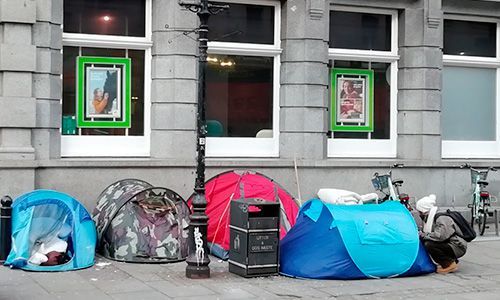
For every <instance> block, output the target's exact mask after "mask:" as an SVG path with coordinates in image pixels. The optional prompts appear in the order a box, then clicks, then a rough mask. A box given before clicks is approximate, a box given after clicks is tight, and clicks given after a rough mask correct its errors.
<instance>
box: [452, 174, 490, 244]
mask: <svg viewBox="0 0 500 300" xmlns="http://www.w3.org/2000/svg"><path fill="white" fill-rule="evenodd" d="M464 167H467V168H469V169H470V172H471V173H470V175H471V177H470V178H471V185H472V203H471V204H469V205H468V207H469V208H470V209H471V226H473V227H474V225H476V224H477V225H478V229H479V234H480V235H483V234H484V230H485V229H486V219H487V217H488V206H490V203H491V198H492V196H491V195H490V194H489V193H488V192H487V191H486V189H485V187H486V186H487V184H488V183H487V181H486V179H487V178H488V172H489V171H490V170H491V171H496V169H495V168H492V167H489V168H488V169H484V170H478V169H474V168H472V167H471V166H470V165H469V164H463V165H461V166H460V168H464Z"/></svg>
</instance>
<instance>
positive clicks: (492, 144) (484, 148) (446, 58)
mask: <svg viewBox="0 0 500 300" xmlns="http://www.w3.org/2000/svg"><path fill="white" fill-rule="evenodd" d="M444 19H445V20H458V21H472V22H486V23H496V24H497V33H496V57H479V56H461V55H448V54H445V55H443V66H444V67H447V66H449V67H469V68H482V69H496V101H495V107H496V111H495V119H496V124H495V130H496V134H495V141H455V140H442V141H441V157H442V158H500V101H499V100H500V20H499V19H498V18H485V17H475V16H474V17H472V16H463V15H451V14H445V16H444Z"/></svg>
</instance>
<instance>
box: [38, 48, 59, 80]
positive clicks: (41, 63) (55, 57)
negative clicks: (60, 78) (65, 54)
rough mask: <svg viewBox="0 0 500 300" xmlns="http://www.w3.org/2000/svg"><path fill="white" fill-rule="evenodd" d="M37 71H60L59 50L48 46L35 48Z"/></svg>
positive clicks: (57, 72) (53, 72) (56, 72)
mask: <svg viewBox="0 0 500 300" xmlns="http://www.w3.org/2000/svg"><path fill="white" fill-rule="evenodd" d="M36 72H37V73H50V74H54V75H56V74H61V73H62V54H61V51H60V50H53V49H50V48H36Z"/></svg>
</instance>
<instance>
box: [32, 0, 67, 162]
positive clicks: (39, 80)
mask: <svg viewBox="0 0 500 300" xmlns="http://www.w3.org/2000/svg"><path fill="white" fill-rule="evenodd" d="M62 21H63V0H36V23H35V24H34V28H33V43H34V45H35V46H36V69H35V72H34V74H33V96H34V97H35V98H36V124H35V128H34V129H33V131H32V135H33V147H34V148H35V157H36V159H37V160H46V159H50V158H59V157H60V153H61V133H60V130H59V128H60V127H61V118H62V116H61V113H62V107H61V99H62V76H61V74H62V52H61V51H62V28H61V24H62Z"/></svg>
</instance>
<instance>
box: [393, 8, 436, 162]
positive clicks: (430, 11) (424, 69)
mask: <svg viewBox="0 0 500 300" xmlns="http://www.w3.org/2000/svg"><path fill="white" fill-rule="evenodd" d="M400 17H401V18H400V20H399V24H400V26H399V53H400V55H401V59H400V62H399V75H398V158H402V159H410V160H440V159H441V135H440V128H441V121H440V110H441V86H442V83H441V81H442V80H441V70H442V47H443V37H442V31H443V12H442V9H441V0H419V1H416V2H415V3H414V4H413V6H412V7H408V8H406V9H405V10H404V12H403V13H402V14H401V16H400Z"/></svg>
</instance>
